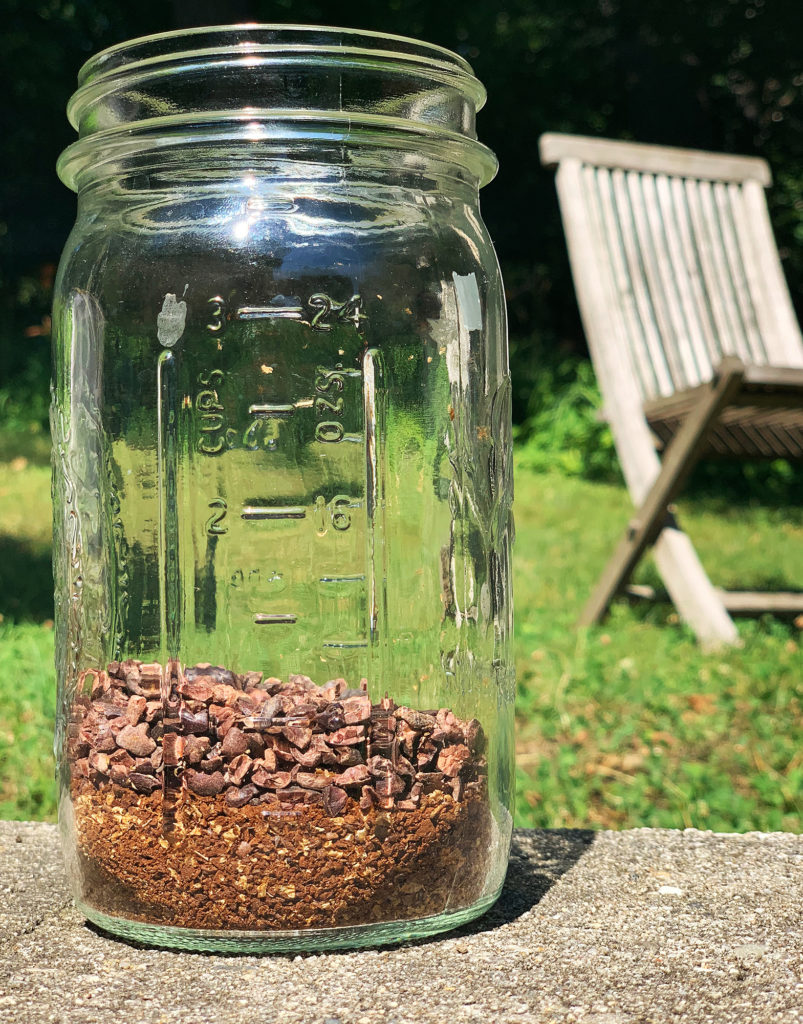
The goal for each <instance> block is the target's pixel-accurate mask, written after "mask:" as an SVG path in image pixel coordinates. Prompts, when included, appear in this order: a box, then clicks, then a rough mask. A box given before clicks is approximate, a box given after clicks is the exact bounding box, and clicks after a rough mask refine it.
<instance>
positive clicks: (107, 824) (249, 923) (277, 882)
mask: <svg viewBox="0 0 803 1024" xmlns="http://www.w3.org/2000/svg"><path fill="white" fill-rule="evenodd" d="M74 812H75V825H76V831H77V835H78V848H79V855H80V862H81V868H82V873H83V886H84V894H85V899H86V900H87V902H89V903H90V904H91V905H92V906H94V907H96V908H97V909H98V910H100V911H102V912H103V913H105V914H108V915H110V916H117V915H121V916H124V917H127V918H130V919H133V920H139V921H143V922H147V923H150V924H165V925H173V926H179V927H188V928H207V929H238V930H263V929H277V930H278V929H295V928H328V927H344V926H350V925H362V924H372V923H376V922H381V921H394V920H405V919H409V918H418V917H427V916H430V915H434V914H439V913H441V912H442V911H445V910H454V909H458V908H461V907H466V906H470V905H471V904H472V903H473V902H474V901H475V900H477V899H478V898H479V897H480V896H481V895H482V892H483V885H484V881H485V878H486V875H487V861H488V856H489V849H490V842H491V839H490V836H491V829H490V824H491V823H490V813H489V811H488V807H487V804H486V802H485V801H484V800H482V799H480V798H477V797H468V798H467V799H465V800H463V801H461V802H459V803H458V802H456V801H455V800H454V799H453V798H452V797H451V796H450V795H448V794H446V793H442V792H434V793H431V794H428V795H425V796H424V797H423V798H422V800H421V803H420V806H419V807H418V808H416V809H415V810H408V811H395V812H387V811H381V810H378V809H376V808H371V809H370V810H369V811H367V812H364V811H362V810H360V808H359V806H358V804H357V803H356V802H354V801H352V802H351V803H350V804H349V806H348V808H347V809H346V811H345V812H344V813H343V814H342V815H340V816H337V817H330V816H329V815H328V814H327V813H326V812H325V811H324V809H323V807H322V806H321V805H300V806H299V807H297V808H295V809H293V810H288V811H278V812H277V811H267V810H265V809H264V808H262V807H260V806H259V805H256V806H254V805H246V806H244V807H240V808H232V807H231V806H230V805H229V804H227V803H226V801H225V799H224V798H223V797H221V796H217V797H198V796H195V795H192V796H185V797H184V798H182V800H181V802H180V803H179V805H178V806H177V807H176V808H175V817H174V826H173V828H172V830H171V831H170V832H169V833H168V834H167V835H165V834H164V833H163V827H162V825H163V817H162V798H161V794H160V793H152V794H150V795H140V794H136V793H134V792H131V791H129V790H120V789H119V788H117V787H114V786H113V785H105V786H101V787H98V788H96V787H95V786H93V785H92V784H91V783H89V782H82V783H79V784H78V786H77V789H76V791H75V793H74Z"/></svg>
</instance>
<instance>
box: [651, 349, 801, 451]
mask: <svg viewBox="0 0 803 1024" xmlns="http://www.w3.org/2000/svg"><path fill="white" fill-rule="evenodd" d="M708 388H709V385H708V384H705V385H703V386H702V387H697V388H691V389H690V390H688V391H679V392H676V393H675V394H674V395H671V396H669V397H668V398H660V399H654V400H651V401H649V402H646V403H645V404H644V414H645V416H646V418H647V422H648V423H649V425H650V429H651V430H652V432H653V434H654V435H655V438H656V442H657V447H658V448H659V449H662V448H665V447H666V446H667V445H668V444H669V442H670V441H671V440H672V438H673V437H674V436H675V434H676V433H677V432H678V430H679V429H680V426H681V424H682V423H683V420H684V419H685V418H686V416H687V415H688V413H689V412H690V411H691V409H692V408H693V407H694V405H695V404H696V403H697V402H698V401H699V400H700V398H701V397H702V394H703V393H704V392H706V391H707V390H708ZM703 454H704V455H705V456H709V457H712V456H713V457H718V458H751V459H790V460H792V461H796V460H799V459H803V370H800V369H796V368H785V367H763V366H749V367H747V368H746V370H745V379H744V382H743V384H742V387H741V390H740V392H739V394H738V395H737V397H736V399H735V400H734V403H733V404H732V405H730V406H729V407H728V408H726V409H725V410H724V412H723V413H722V414H721V416H720V418H719V420H718V421H717V424H716V426H714V427H713V428H712V430H711V432H710V433H709V435H708V438H707V444H706V447H705V449H704V451H703Z"/></svg>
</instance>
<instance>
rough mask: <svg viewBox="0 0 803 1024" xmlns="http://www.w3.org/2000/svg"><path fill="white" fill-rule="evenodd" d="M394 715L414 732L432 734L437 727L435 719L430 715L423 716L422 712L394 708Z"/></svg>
mask: <svg viewBox="0 0 803 1024" xmlns="http://www.w3.org/2000/svg"><path fill="white" fill-rule="evenodd" d="M394 714H395V716H396V718H400V719H401V720H402V721H403V722H406V723H407V724H408V725H409V726H410V728H411V729H415V730H416V732H434V731H435V729H436V727H437V721H436V719H435V718H434V717H433V716H432V715H425V714H424V713H423V711H415V710H414V709H413V708H405V707H402V708H396V710H395V712H394Z"/></svg>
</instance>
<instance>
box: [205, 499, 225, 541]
mask: <svg viewBox="0 0 803 1024" xmlns="http://www.w3.org/2000/svg"><path fill="white" fill-rule="evenodd" d="M208 507H209V508H210V509H212V510H213V511H212V515H211V516H210V517H209V518H208V519H207V521H206V532H207V534H208V535H209V536H210V537H220V536H222V534H224V533H228V531H229V528H228V526H223V525H222V524H223V520H224V519H225V518H226V512H227V511H228V508H229V507H228V505H227V504H226V502H225V501H224V500H223V498H215V499H214V501H210V502H209V505H208Z"/></svg>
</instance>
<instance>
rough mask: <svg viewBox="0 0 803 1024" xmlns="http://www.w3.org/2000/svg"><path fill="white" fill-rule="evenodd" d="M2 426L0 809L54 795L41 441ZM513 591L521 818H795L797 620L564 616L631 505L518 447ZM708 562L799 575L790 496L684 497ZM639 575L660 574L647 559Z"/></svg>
mask: <svg viewBox="0 0 803 1024" xmlns="http://www.w3.org/2000/svg"><path fill="white" fill-rule="evenodd" d="M15 451H17V452H18V451H20V448H19V446H15V443H14V441H13V438H12V439H9V438H8V437H6V438H2V437H1V436H0V614H2V616H3V621H2V622H0V723H2V724H0V816H2V817H5V818H50V819H52V818H53V816H54V813H55V789H54V785H53V760H52V754H51V735H52V729H53V708H54V703H55V699H54V682H53V667H52V660H53V659H52V645H53V633H52V622H51V621H50V620H51V616H52V610H51V598H50V590H51V584H50V575H49V573H50V568H49V550H48V545H49V529H50V509H49V470H48V468H47V466H46V464H45V457H46V452H45V450H44V448H42V446H41V445H39V444H38V443H37V444H33V445H31V444H30V443H29V444H28V447H27V448H26V449H25V455H24V456H20V455H15V454H14V453H15ZM518 461H519V466H518V472H517V478H516V524H517V543H516V549H515V595H516V638H515V646H516V663H517V673H518V753H519V759H518V765H519V766H518V794H517V822H518V824H519V825H522V826H552V827H554V826H583V827H588V826H589V825H590V826H600V827H613V828H621V827H631V826H638V825H653V826H655V825H663V826H670V827H684V826H692V825H693V826H696V827H700V828H713V829H717V830H737V831H743V830H747V829H763V830H773V829H784V830H788V831H800V830H801V810H802V809H803V742H801V740H803V692H802V691H801V677H803V671H801V670H802V669H803V658H801V648H800V630H799V629H797V628H796V627H795V626H794V625H793V624H783V623H781V622H779V621H776V620H773V619H769V618H767V619H763V620H745V621H742V622H740V624H739V631H740V634H741V636H742V639H743V646H742V647H741V648H738V649H732V650H729V651H727V652H725V653H720V654H703V653H702V652H701V651H700V649H699V648H698V647H697V645H696V644H695V642H694V640H693V637H692V636H691V634H690V633H689V632H688V631H687V630H686V629H685V628H684V627H683V626H682V625H681V624H679V623H678V621H677V616H676V615H675V613H674V610H673V608H672V606H671V605H669V604H656V605H651V606H638V607H635V606H634V607H630V606H628V605H627V604H625V603H623V602H617V603H616V605H615V606H614V609H613V613H612V615H611V617H610V618H609V619H608V621H607V622H606V623H605V624H604V625H603V626H602V627H598V628H594V629H590V630H583V631H578V630H576V629H575V628H574V625H573V623H574V619H575V617H576V615H577V613H578V611H579V609H580V607H581V606H582V603H583V601H584V599H585V597H586V596H587V594H588V591H589V589H590V587H591V585H592V583H593V581H594V579H595V578H596V576H597V574H598V573H599V571H600V570H601V568H602V566H603V564H604V562H605V559H606V557H607V556H608V554H609V552H610V550H611V547H612V545H613V544H614V542H615V540H616V539H617V537H618V535H619V532H620V530H621V529H622V527H623V525H624V523H625V521H626V518H627V516H628V514H629V511H630V508H629V502H628V499H627V496H626V493H625V492H624V490H623V489H622V488H620V487H616V486H610V485H606V484H599V483H589V482H587V481H584V480H582V479H576V478H569V477H566V476H564V475H559V474H557V473H539V472H535V471H534V470H533V469H532V468H528V466H527V465H526V463H527V460H526V458H519V460H518ZM680 515H681V521H682V522H683V523H684V525H685V526H686V527H687V528H688V529H689V532H690V533H691V535H692V537H693V538H694V540H695V542H696V543H697V544H698V548H699V551H700V554H701V557H702V558H703V561H704V563H705V565H706V567H707V568H708V570H709V572H710V574H711V576H712V578H713V579H714V580H715V581H716V582H717V583H721V584H723V585H725V586H739V587H757V588H758V587H762V586H767V587H770V586H772V587H774V586H781V587H784V586H785V587H789V588H794V587H799V586H800V585H801V580H803V512H801V510H800V509H799V508H796V509H790V508H788V507H787V508H783V507H769V508H768V507H758V506H753V505H750V504H744V505H733V504H732V503H723V502H722V501H721V500H717V499H714V498H706V499H699V500H696V501H694V502H686V503H681V506H680ZM638 578H639V579H640V580H641V581H644V582H650V583H653V584H655V585H657V584H658V579H657V576H656V575H655V572H654V570H653V569H652V567H651V565H650V563H649V562H648V561H647V562H645V563H644V565H643V567H642V568H641V569H640V571H639V577H638Z"/></svg>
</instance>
